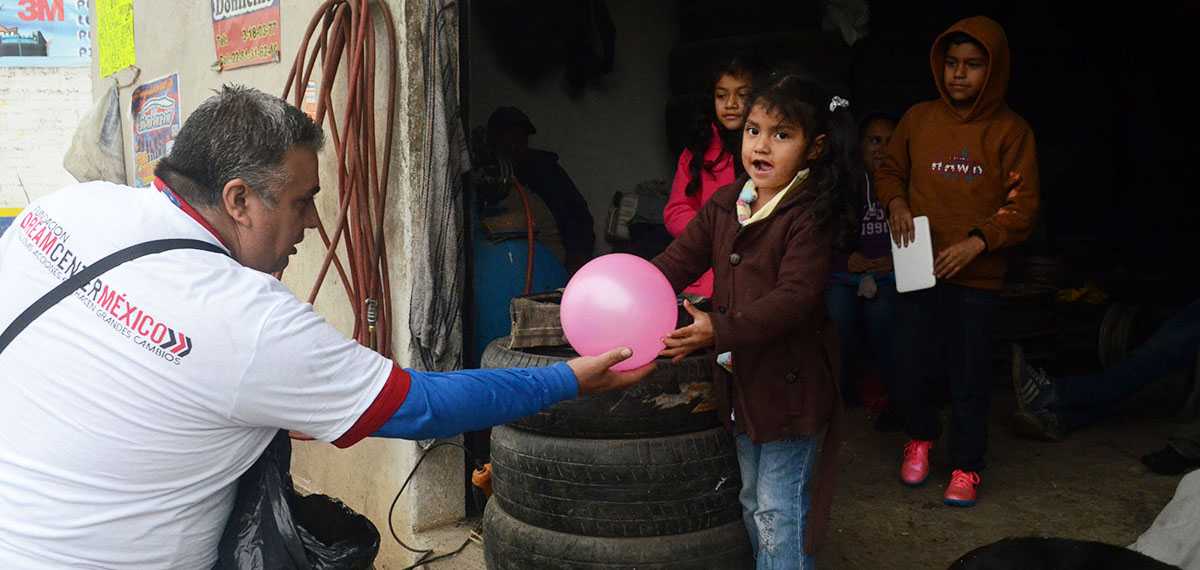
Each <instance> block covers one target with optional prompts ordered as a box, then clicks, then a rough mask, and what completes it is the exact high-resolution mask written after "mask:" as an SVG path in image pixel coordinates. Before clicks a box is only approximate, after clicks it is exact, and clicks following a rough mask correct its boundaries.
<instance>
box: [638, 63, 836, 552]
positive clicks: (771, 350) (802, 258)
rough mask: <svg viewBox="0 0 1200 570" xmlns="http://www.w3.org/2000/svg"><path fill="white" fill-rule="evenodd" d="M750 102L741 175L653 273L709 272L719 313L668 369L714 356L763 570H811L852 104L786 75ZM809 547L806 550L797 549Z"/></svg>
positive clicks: (675, 350) (699, 315)
mask: <svg viewBox="0 0 1200 570" xmlns="http://www.w3.org/2000/svg"><path fill="white" fill-rule="evenodd" d="M765 85H766V88H765V89H764V90H763V91H762V92H761V93H758V94H755V95H752V96H751V100H750V103H749V104H748V105H747V106H746V108H747V109H748V113H747V117H746V126H745V129H744V131H743V138H742V152H741V160H742V164H743V165H744V166H745V168H746V174H744V175H742V176H741V177H739V178H738V179H737V180H736V181H735V182H734V183H733V184H730V185H728V186H725V187H723V188H721V189H720V190H717V191H716V192H715V193H714V194H713V196H712V198H711V199H710V200H709V201H708V202H706V203H705V204H704V206H703V207H701V209H700V212H699V213H698V214H697V215H696V218H695V220H693V221H692V223H691V224H689V225H688V226H687V229H686V230H685V231H684V233H683V234H682V235H680V236H679V237H678V238H677V239H676V240H675V242H674V243H672V244H671V246H670V247H669V248H667V250H666V251H665V252H663V253H662V254H661V255H659V256H658V257H656V258H655V259H654V260H653V263H654V264H655V265H656V266H658V268H659V269H660V270H662V272H663V273H664V274H665V275H666V276H667V279H668V280H669V281H670V282H671V285H672V286H673V287H674V288H675V290H676V291H680V290H682V289H683V288H684V287H686V286H687V285H688V284H689V283H692V282H693V281H694V280H695V279H696V277H698V276H700V275H701V274H702V273H704V271H705V270H706V269H708V268H709V267H710V266H711V267H712V269H713V277H714V280H713V306H714V309H715V310H714V312H713V313H711V314H710V313H705V312H701V311H699V310H697V309H695V308H694V307H692V306H691V305H690V304H687V305H685V306H686V307H687V308H688V311H690V312H691V313H692V316H693V317H694V319H695V322H694V323H693V324H692V325H690V326H687V327H684V328H681V329H679V330H676V331H674V332H672V333H671V334H670V335H669V336H668V337H667V338H665V339H663V342H664V343H665V344H666V346H667V348H666V349H665V350H664V351H663V353H662V354H663V355H664V356H671V357H675V358H682V357H683V356H684V355H687V354H689V353H691V352H693V351H695V350H697V349H702V348H708V347H715V351H714V352H716V353H717V354H718V356H717V359H716V361H715V362H714V365H713V366H714V377H715V385H716V395H717V405H718V410H719V413H720V415H721V417H722V419H723V421H724V422H725V423H726V425H728V426H729V427H730V428H731V430H732V431H733V434H734V440H735V443H736V445H737V451H738V464H739V465H740V467H741V476H742V491H741V494H740V496H739V498H740V500H741V503H742V513H743V516H744V518H745V521H746V528H747V530H748V532H749V534H750V538H751V542H752V543H753V545H754V546H755V548H756V552H757V555H756V557H757V559H758V568H759V569H760V570H763V569H775V568H786V569H788V570H796V569H808V568H812V567H813V558H812V557H811V556H810V555H809V553H811V552H815V551H816V549H817V546H818V543H819V541H820V538H821V536H822V534H823V532H824V524H825V522H826V519H827V516H828V507H829V501H830V500H831V498H832V478H831V477H832V466H833V463H834V461H836V453H837V444H836V443H834V442H833V441H834V440H836V438H837V434H836V431H837V430H836V429H834V428H833V427H831V428H830V429H829V430H828V431H827V432H826V440H825V443H824V452H823V453H822V454H821V465H820V466H819V467H818V468H817V483H816V487H817V492H816V493H815V496H814V497H813V501H812V506H811V509H810V505H809V496H810V492H809V486H810V485H809V479H810V478H811V477H812V475H813V469H814V464H815V463H816V455H817V447H818V443H817V436H818V435H820V433H821V431H822V430H824V429H825V427H826V425H830V424H831V422H832V425H833V426H836V424H837V422H836V415H837V414H838V413H840V410H841V404H840V402H839V400H840V398H839V396H838V392H837V385H836V381H835V378H837V371H836V367H837V366H836V363H837V362H838V352H837V331H836V330H835V328H834V326H833V323H832V321H830V319H829V315H828V313H827V311H826V308H825V302H824V292H825V284H826V280H827V279H828V277H829V270H830V266H831V264H832V262H833V255H834V244H835V243H837V242H844V241H847V240H850V239H852V229H851V227H852V225H853V217H854V216H853V214H852V212H851V209H850V207H849V203H850V202H849V188H850V187H851V186H852V185H853V177H852V175H851V167H850V164H851V163H850V155H849V149H850V148H851V147H852V145H853V138H854V134H855V133H854V122H853V118H852V117H851V116H850V111H849V108H848V102H847V101H846V100H845V99H842V98H840V97H833V98H831V97H829V96H828V95H827V94H826V93H825V92H824V91H823V90H822V89H821V88H820V87H818V86H816V85H814V84H812V83H810V82H807V81H805V80H803V79H801V78H799V77H797V76H794V75H789V76H784V77H782V78H774V79H770V80H768V81H766V82H765ZM801 537H803V541H802V540H801Z"/></svg>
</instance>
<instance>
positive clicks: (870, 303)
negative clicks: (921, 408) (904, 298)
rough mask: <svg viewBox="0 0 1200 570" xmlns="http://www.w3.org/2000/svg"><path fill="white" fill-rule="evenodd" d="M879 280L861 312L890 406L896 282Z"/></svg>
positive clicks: (892, 399) (892, 387)
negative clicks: (877, 288) (872, 295)
mask: <svg viewBox="0 0 1200 570" xmlns="http://www.w3.org/2000/svg"><path fill="white" fill-rule="evenodd" d="M878 281H879V291H878V292H877V293H876V294H875V298H873V299H869V300H867V301H865V302H864V303H863V314H864V316H865V318H866V321H867V334H869V335H870V336H871V351H872V352H873V353H874V354H875V364H876V365H877V366H878V367H879V381H880V382H883V386H884V388H885V389H886V390H887V397H888V402H889V403H888V405H889V406H892V405H893V404H892V403H891V402H893V401H894V400H895V398H896V395H895V393H894V392H895V387H894V385H895V383H896V382H895V379H894V378H893V377H894V376H895V374H894V373H893V372H892V311H893V307H892V305H893V304H894V303H895V301H896V295H897V294H898V293H896V284H895V282H892V281H884V280H878Z"/></svg>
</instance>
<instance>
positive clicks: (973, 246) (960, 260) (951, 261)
mask: <svg viewBox="0 0 1200 570" xmlns="http://www.w3.org/2000/svg"><path fill="white" fill-rule="evenodd" d="M984 249H987V245H986V244H985V243H984V242H983V240H981V239H979V238H978V237H976V236H971V237H969V238H967V239H965V240H962V241H960V242H958V243H956V244H954V245H952V246H950V247H948V248H946V249H943V250H942V252H941V253H939V254H938V256H937V259H935V260H933V274H934V275H935V276H937V278H938V279H949V278H951V277H954V276H955V275H958V272H959V271H962V268H964V267H966V266H967V265H968V264H970V263H971V262H972V261H974V260H975V258H976V257H979V254H980V253H983V250H984Z"/></svg>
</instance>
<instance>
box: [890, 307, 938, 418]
mask: <svg viewBox="0 0 1200 570" xmlns="http://www.w3.org/2000/svg"><path fill="white" fill-rule="evenodd" d="M937 289H938V288H936V287H935V288H933V289H925V290H922V291H912V292H909V293H900V294H897V295H896V298H895V301H894V302H893V311H892V357H891V362H892V370H893V373H894V376H893V379H894V382H893V386H894V387H893V390H894V394H895V396H896V403H897V404H898V406H897V411H898V412H899V413H900V418H901V421H902V423H903V424H904V431H905V432H907V433H908V436H909V437H910V438H912V439H915V440H924V441H936V440H937V438H938V436H940V435H941V432H942V426H941V421H940V420H939V419H938V415H937V402H938V401H939V398H937V397H935V396H934V395H932V394H930V387H931V386H932V385H933V378H934V375H935V374H936V372H937V370H938V367H939V366H940V363H941V352H942V350H941V349H942V346H941V342H942V341H941V338H940V337H941V334H940V330H939V329H940V326H939V324H938V322H939V320H940V319H939V318H938V314H937V313H938V303H937Z"/></svg>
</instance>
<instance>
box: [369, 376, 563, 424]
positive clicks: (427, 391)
mask: <svg viewBox="0 0 1200 570" xmlns="http://www.w3.org/2000/svg"><path fill="white" fill-rule="evenodd" d="M405 371H406V372H408V374H409V375H410V376H411V380H412V381H411V384H410V386H409V389H408V395H407V396H406V397H405V398H404V402H403V403H401V404H400V407H399V408H397V409H396V413H394V414H392V417H391V418H390V419H388V421H387V422H385V423H384V424H383V426H382V427H380V428H379V429H378V430H376V431H375V433H373V434H371V435H372V436H373V437H394V438H401V439H413V440H416V439H431V438H440V437H449V436H452V435H457V434H460V433H463V432H466V431H472V430H479V429H483V428H488V427H492V426H494V425H497V424H502V423H506V422H510V421H513V420H515V419H518V418H523V417H525V416H528V415H532V414H535V413H537V412H540V411H542V410H544V409H546V408H548V407H550V406H551V405H553V404H555V403H557V402H560V401H562V400H569V399H571V398H574V397H575V395H576V394H577V392H578V390H579V383H578V381H576V379H575V372H574V371H572V370H571V367H570V366H567V363H566V362H559V363H557V364H555V365H553V366H545V367H540V368H507V369H482V370H458V371H454V372H417V371H415V370H407V369H406V370H405Z"/></svg>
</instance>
